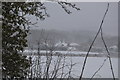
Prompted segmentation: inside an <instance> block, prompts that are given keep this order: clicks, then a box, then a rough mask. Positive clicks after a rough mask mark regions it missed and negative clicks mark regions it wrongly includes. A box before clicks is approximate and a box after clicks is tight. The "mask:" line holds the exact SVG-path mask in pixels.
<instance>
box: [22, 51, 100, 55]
mask: <svg viewBox="0 0 120 80" xmlns="http://www.w3.org/2000/svg"><path fill="white" fill-rule="evenodd" d="M47 52H50V51H47ZM24 53H37V50H25V51H24ZM40 53H46V50H41V51H40ZM54 53H62V54H87V52H84V51H54ZM89 54H100V53H97V52H90V53H89Z"/></svg>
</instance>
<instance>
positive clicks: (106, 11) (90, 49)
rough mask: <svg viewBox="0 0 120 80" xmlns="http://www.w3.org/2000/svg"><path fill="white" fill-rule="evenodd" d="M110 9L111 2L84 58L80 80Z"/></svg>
mask: <svg viewBox="0 0 120 80" xmlns="http://www.w3.org/2000/svg"><path fill="white" fill-rule="evenodd" d="M108 9H109V3H108V5H107V9H106V11H105V14H104V16H103V19H102V22H101V24H100V27H99V29H98V32H97V34H96V36H95V38H94V39H93V42H92V43H91V45H90V47H89V50H88V52H87V54H86V56H85V60H84V63H83V67H82V72H81V75H80V78H79V80H82V76H83V72H84V69H85V65H86V62H87V58H88V55H89V52H90V50H91V49H92V46H93V44H94V42H95V40H96V38H97V36H98V34H99V33H100V31H101V28H102V25H103V22H104V19H105V16H106V14H107V12H108Z"/></svg>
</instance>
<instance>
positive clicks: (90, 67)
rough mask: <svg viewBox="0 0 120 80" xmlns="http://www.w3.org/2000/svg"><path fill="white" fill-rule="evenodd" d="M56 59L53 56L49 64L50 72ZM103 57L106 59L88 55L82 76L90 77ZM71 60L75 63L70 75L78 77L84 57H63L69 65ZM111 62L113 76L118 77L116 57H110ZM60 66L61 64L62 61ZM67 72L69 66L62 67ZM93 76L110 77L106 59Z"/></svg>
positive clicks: (44, 58) (43, 59) (43, 57)
mask: <svg viewBox="0 0 120 80" xmlns="http://www.w3.org/2000/svg"><path fill="white" fill-rule="evenodd" d="M34 59H35V56H34ZM57 59H58V57H57V56H53V58H52V63H51V66H50V72H52V70H54V64H55V61H57ZM105 59H106V58H105V57H88V60H87V63H86V67H85V71H84V74H83V77H84V78H91V77H92V75H93V74H94V73H95V72H96V71H97V70H98V68H99V67H100V66H101V65H102V63H103V62H104V60H105ZM41 60H42V61H43V62H44V61H45V60H46V57H45V56H42V57H41ZM71 61H72V63H76V64H75V65H74V66H73V68H72V72H71V75H72V77H74V78H79V76H80V73H81V69H82V65H83V61H84V57H68V56H67V57H66V58H65V64H67V65H70V64H71ZM112 64H113V70H114V73H115V77H116V78H118V58H112ZM60 66H62V62H61V65H60ZM43 68H44V67H43ZM67 72H69V67H65V69H64V73H67ZM59 73H61V70H60V71H59ZM94 78H112V73H111V68H110V65H109V60H108V59H107V61H106V62H105V64H104V66H103V67H102V68H101V70H100V71H99V72H98V73H97V74H96V75H95V77H94Z"/></svg>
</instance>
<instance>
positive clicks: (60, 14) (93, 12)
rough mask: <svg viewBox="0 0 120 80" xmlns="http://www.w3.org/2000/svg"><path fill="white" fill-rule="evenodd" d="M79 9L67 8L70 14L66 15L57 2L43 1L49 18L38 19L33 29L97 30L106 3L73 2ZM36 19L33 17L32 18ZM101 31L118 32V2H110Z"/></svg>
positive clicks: (109, 33)
mask: <svg viewBox="0 0 120 80" xmlns="http://www.w3.org/2000/svg"><path fill="white" fill-rule="evenodd" d="M75 4H76V5H77V7H79V8H80V9H81V10H80V11H76V10H75V9H73V8H69V7H68V8H69V10H71V11H72V14H70V15H68V14H67V13H66V12H65V11H64V10H63V9H62V8H61V6H60V5H58V4H57V3H50V2H49V3H45V5H46V7H47V12H48V13H49V14H50V17H49V18H46V19H45V20H44V21H40V20H39V21H38V23H37V24H36V26H39V27H36V28H34V29H42V28H44V29H57V30H89V31H97V30H98V28H99V25H100V23H101V20H102V18H103V15H104V13H105V10H106V8H107V3H105V2H84V3H83V2H77V3H75ZM32 20H33V21H36V20H35V18H32ZM103 31H104V33H106V34H108V35H117V33H118V3H110V7H109V11H108V14H107V16H106V18H105V21H104V24H103Z"/></svg>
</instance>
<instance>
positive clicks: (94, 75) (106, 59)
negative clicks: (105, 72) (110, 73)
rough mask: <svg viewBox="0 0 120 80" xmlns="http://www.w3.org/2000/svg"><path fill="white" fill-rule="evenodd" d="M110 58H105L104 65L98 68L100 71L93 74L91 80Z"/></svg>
mask: <svg viewBox="0 0 120 80" xmlns="http://www.w3.org/2000/svg"><path fill="white" fill-rule="evenodd" d="M107 59H108V58H105V59H104V61H103V63H102V65H101V66H100V67H99V68H98V70H97V71H96V72H95V73H94V74H93V76H92V77H91V78H90V80H92V79H93V77H94V76H95V75H96V74H97V73H98V72H99V71H100V69H101V68H102V67H103V66H104V64H105V62H106V61H107Z"/></svg>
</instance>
